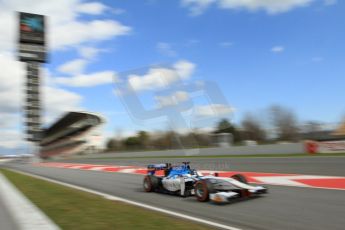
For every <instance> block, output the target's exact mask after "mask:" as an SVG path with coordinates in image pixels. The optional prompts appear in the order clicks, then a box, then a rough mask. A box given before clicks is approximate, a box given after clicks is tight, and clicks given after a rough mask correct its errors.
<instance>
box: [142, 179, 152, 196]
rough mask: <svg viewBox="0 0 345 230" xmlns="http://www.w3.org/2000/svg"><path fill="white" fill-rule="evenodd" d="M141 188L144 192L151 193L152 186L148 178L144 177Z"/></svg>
mask: <svg viewBox="0 0 345 230" xmlns="http://www.w3.org/2000/svg"><path fill="white" fill-rule="evenodd" d="M143 187H144V191H145V192H153V184H152V181H151V178H150V176H145V177H144V182H143Z"/></svg>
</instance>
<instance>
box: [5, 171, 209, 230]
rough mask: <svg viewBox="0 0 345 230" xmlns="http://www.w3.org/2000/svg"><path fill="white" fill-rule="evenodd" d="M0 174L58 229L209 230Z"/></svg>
mask: <svg viewBox="0 0 345 230" xmlns="http://www.w3.org/2000/svg"><path fill="white" fill-rule="evenodd" d="M0 172H2V173H3V174H4V175H5V176H6V177H7V178H8V179H9V180H10V181H11V182H12V183H13V184H14V185H15V186H16V187H17V188H18V189H19V190H20V191H21V192H22V193H24V194H25V196H27V197H28V198H29V199H30V200H31V201H32V202H33V203H34V204H35V205H36V206H38V207H39V208H40V209H41V210H42V211H43V212H45V213H46V214H47V215H48V216H49V217H50V218H51V219H52V220H53V221H54V222H55V223H56V224H57V225H59V226H60V227H61V228H62V229H73V230H75V229H124V230H127V229H133V230H134V229H160V230H161V229H167V230H169V229H171V230H176V229H178V230H179V229H181V230H183V229H186V230H187V229H188V230H189V229H200V230H206V229H210V227H209V226H204V225H199V224H196V223H194V222H189V221H185V220H182V219H178V218H174V217H170V216H167V215H164V214H161V213H158V212H154V211H150V210H146V209H143V208H139V207H135V206H132V205H128V204H125V203H122V202H117V201H110V200H106V199H104V198H102V197H99V196H96V195H93V194H89V193H86V192H82V191H78V190H74V189H71V188H68V187H65V186H62V185H58V184H54V183H51V182H47V181H44V180H40V179H36V178H33V177H30V176H26V175H23V174H20V173H16V172H13V171H10V170H6V169H0ZM114 186H115V185H114Z"/></svg>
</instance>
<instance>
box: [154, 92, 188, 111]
mask: <svg viewBox="0 0 345 230" xmlns="http://www.w3.org/2000/svg"><path fill="white" fill-rule="evenodd" d="M155 99H156V100H157V102H158V105H159V107H166V106H174V105H177V104H179V103H180V102H184V101H187V100H188V99H189V95H188V93H187V92H185V91H176V92H175V93H173V94H172V95H168V96H156V97H155Z"/></svg>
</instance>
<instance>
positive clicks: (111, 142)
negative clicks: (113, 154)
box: [106, 138, 117, 151]
mask: <svg viewBox="0 0 345 230" xmlns="http://www.w3.org/2000/svg"><path fill="white" fill-rule="evenodd" d="M106 147H107V151H113V150H116V149H117V141H116V140H115V139H113V138H110V139H108V140H107V143H106Z"/></svg>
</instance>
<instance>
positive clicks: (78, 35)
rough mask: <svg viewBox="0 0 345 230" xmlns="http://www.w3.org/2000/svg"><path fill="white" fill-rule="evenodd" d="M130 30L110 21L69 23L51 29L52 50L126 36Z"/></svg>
mask: <svg viewBox="0 0 345 230" xmlns="http://www.w3.org/2000/svg"><path fill="white" fill-rule="evenodd" d="M130 30H131V28H130V27H128V26H124V25H122V24H121V23H119V22H117V21H112V20H94V21H90V22H78V21H74V22H70V23H67V24H61V25H58V26H56V27H53V28H52V29H51V33H50V34H51V35H52V37H51V44H52V48H53V49H60V48H64V47H66V46H74V45H78V44H83V43H85V42H90V41H101V40H106V39H110V38H112V37H115V36H120V35H126V34H128V33H129V32H130Z"/></svg>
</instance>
